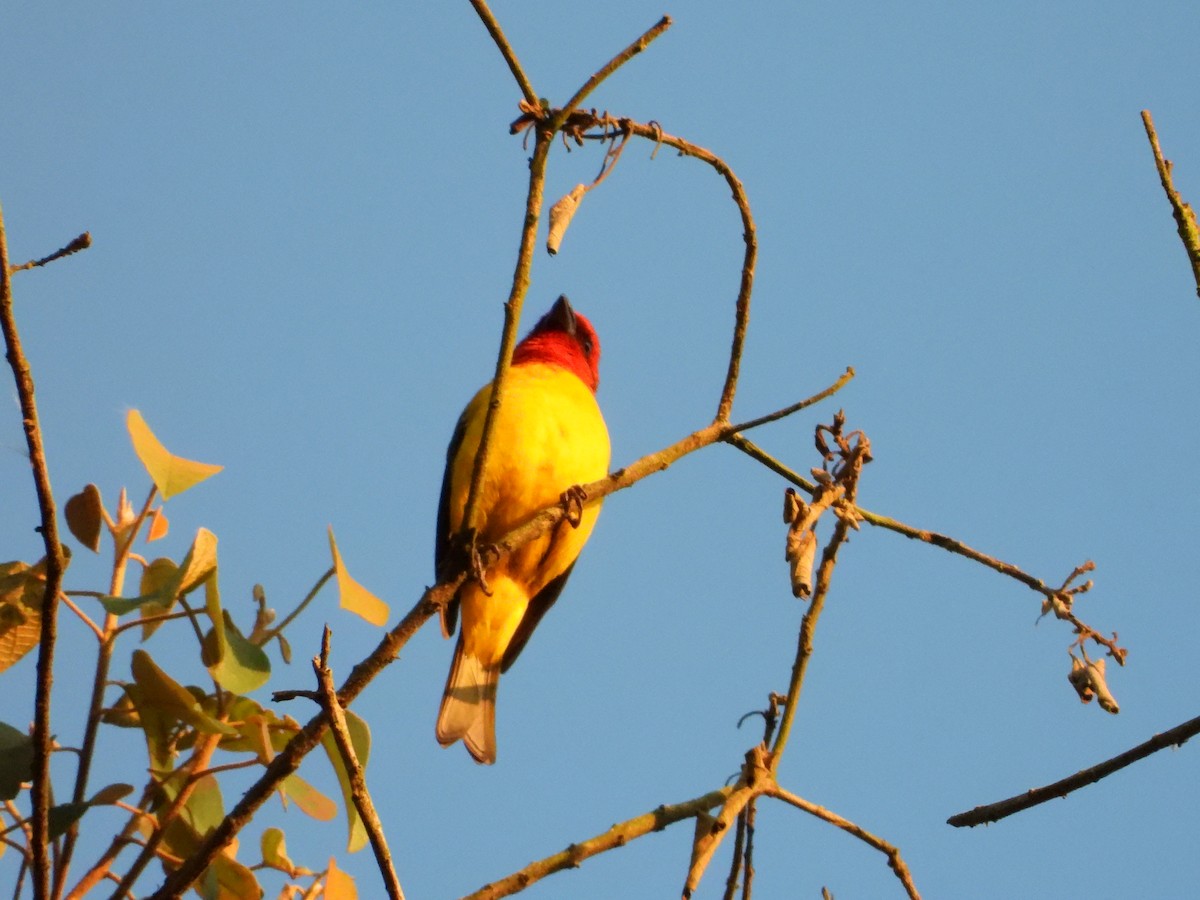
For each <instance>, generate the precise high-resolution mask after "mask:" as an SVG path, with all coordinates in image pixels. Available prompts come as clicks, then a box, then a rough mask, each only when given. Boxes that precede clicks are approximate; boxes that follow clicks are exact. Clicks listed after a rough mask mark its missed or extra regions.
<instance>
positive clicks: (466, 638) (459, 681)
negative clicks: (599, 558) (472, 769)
mask: <svg viewBox="0 0 1200 900" xmlns="http://www.w3.org/2000/svg"><path fill="white" fill-rule="evenodd" d="M599 367H600V340H599V338H598V337H597V336H596V331H595V329H594V328H593V327H592V324H591V322H589V321H588V320H587V319H586V318H585V317H584V316H582V315H581V314H579V313H577V312H575V310H574V309H573V308H572V307H571V303H570V301H569V300H568V299H567V298H566V296H561V297H559V298H558V300H556V301H555V303H554V305H553V306H552V307H551V308H550V311H549V312H548V313H546V314H545V315H544V316H542V318H541V319H540V320H539V321H538V322H537V324H536V325H534V327H533V328H532V329H531V330H530V332H529V333H528V334H527V335H526V336H525V338H524V339H523V340H521V342H520V343H519V344H517V346H516V347H515V349H514V350H513V355H512V365H511V366H510V368H509V369H508V374H507V377H506V379H505V382H504V396H503V400H502V404H501V406H500V408H499V410H498V412H497V414H496V421H495V424H494V426H493V428H494V430H493V432H492V435H491V438H490V445H489V446H490V449H489V453H488V458H487V467H486V471H485V472H484V473H483V479H482V482H481V484H480V488H479V499H478V501H477V507H478V508H477V510H476V514H475V522H474V526H475V534H474V536H473V537H474V540H475V541H476V542H477V543H476V546H479V545H486V544H488V543H490V542H494V541H496V540H499V539H500V538H501V537H503V536H504V535H505V534H506V533H508V532H509V531H511V530H512V529H513V528H515V527H517V526H519V525H521V524H523V523H524V522H526V521H528V520H529V519H530V518H531V517H533V515H534V514H536V513H537V512H538V511H539V510H542V509H544V508H546V507H548V506H552V505H554V504H555V503H557V502H563V503H564V504H567V505H566V507H565V508H566V509H567V510H568V511H569V512H570V511H571V510H572V508H574V509H575V511H576V512H577V513H578V515H577V516H574V515H571V516H568V517H567V518H564V519H563V520H562V521H560V522H559V523H558V524H557V525H556V526H555V527H554V528H552V529H551V530H550V531H548V532H547V533H545V534H543V535H541V536H540V537H538V538H536V539H535V540H533V541H531V542H529V543H528V544H525V545H524V546H522V547H520V548H518V549H517V550H514V551H513V552H512V553H511V554H509V555H508V556H507V557H505V558H504V559H501V560H499V561H497V562H496V563H495V564H494V565H492V566H490V567H489V568H488V569H487V570H486V571H485V572H484V573H483V576H484V577H483V578H482V579H470V580H468V581H467V582H465V583H464V584H463V586H462V587H461V588H460V589H459V591H458V593H457V594H456V596H455V597H454V598H453V599H452V600H451V601H450V602H449V603H448V604H446V606H444V607H443V608H442V611H441V622H442V635H443V637H446V638H449V637H450V636H452V635H453V634H454V630H455V625H456V621H457V619H458V617H459V613H460V612H461V616H462V627H461V629H459V632H458V642H457V644H456V646H455V649H454V658H453V661H452V662H451V665H450V673H449V675H448V676H447V678H446V688H445V691H444V693H443V695H442V703H441V708H440V709H439V711H438V718H437V728H436V734H437V739H438V743H440V744H441V745H442V746H444V747H448V746H450V745H452V744H454V743H455V742H456V741H458V740H462V742H463V743H464V745H465V746H466V748H467V751H468V752H469V753H470V754H471V756H472V757H473V758H474V759H475V761H476V762H479V763H484V764H491V763H494V762H495V760H496V689H497V687H498V685H499V682H500V675H501V674H502V673H503V672H507V671H508V669H509V667H511V666H512V664H513V662H514V661H515V660H516V658H517V657H518V656H519V655H520V653H521V651H522V650H523V649H524V647H525V644H526V642H527V641H528V640H529V637H530V635H531V634H532V633H533V631H534V629H535V628H536V627H537V625H538V623H539V622H540V621H541V620H542V617H543V616H544V615H545V614H546V611H547V610H548V609H549V608H550V607H551V606H552V605H554V601H555V600H557V599H558V597H559V595H560V594H561V593H562V590H563V586H564V585H565V584H566V583H567V579H568V578H569V577H570V575H571V571H572V569H573V568H574V567H575V561H576V559H577V557H578V556H579V553H580V551H581V550H582V549H583V545H584V544H585V543H586V542H587V540H588V537H589V536H590V535H591V532H592V528H593V527H594V526H595V524H596V518H597V516H598V515H599V514H600V500H599V499H597V500H594V501H589V500H587V499H586V498H585V497H582V496H581V494H580V490H579V486H580V485H584V484H587V483H589V482H593V481H597V480H599V479H601V478H603V477H604V476H605V475H606V474H607V473H608V464H609V460H610V456H611V449H610V443H609V437H608V428H607V426H606V425H605V423H604V417H603V415H602V414H601V412H600V407H599V405H598V404H597V402H596V389H597V388H598V387H599V383H600V371H599ZM491 398H492V385H491V384H487V385H485V386H484V387H483V388H481V389H480V390H479V392H478V393H477V394H475V397H474V399H472V400H471V402H470V403H468V404H467V407H466V409H464V410H463V413H462V415H461V416H460V417H459V420H458V424H457V426H456V427H455V429H454V435H453V437H452V438H451V440H450V446H449V449H448V450H447V451H446V471H445V475H444V477H443V480H442V492H441V499H440V502H439V504H438V516H437V539H436V543H435V552H434V558H435V565H436V567H437V570H438V573H439V575H440V574H442V573H443V572H444V571H445V567H446V566H447V565H450V564H452V562H453V560H454V559H455V549H456V546H457V547H459V548H460V552H459V554H458V559H460V560H461V558H462V554H461V540H460V537H461V532H462V527H463V521H462V518H463V512H464V508H465V506H466V503H467V494H468V492H469V490H470V483H471V474H472V470H473V468H474V464H475V456H476V453H477V452H478V450H479V442H480V437H481V435H482V433H483V424H484V419H485V418H486V416H487V410H488V405H489V403H490V401H491ZM572 503H573V504H574V507H572ZM568 519H569V520H570V521H568ZM572 526H574V527H572Z"/></svg>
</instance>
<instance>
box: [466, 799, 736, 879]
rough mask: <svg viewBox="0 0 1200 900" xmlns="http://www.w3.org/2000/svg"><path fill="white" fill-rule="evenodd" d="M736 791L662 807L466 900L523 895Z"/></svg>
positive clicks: (524, 870)
mask: <svg viewBox="0 0 1200 900" xmlns="http://www.w3.org/2000/svg"><path fill="white" fill-rule="evenodd" d="M733 791H734V788H733V787H732V786H729V787H723V788H720V789H719V790H715V791H709V792H708V793H707V794H704V795H703V796H701V797H696V798H695V799H694V800H688V801H686V802H684V803H677V804H674V805H670V806H660V807H658V808H657V809H654V810H652V811H650V812H648V813H644V814H642V815H640V816H636V817H635V818H632V819H629V820H628V821H625V822H620V823H618V824H616V825H614V826H612V828H609V829H608V830H607V831H605V832H602V833H601V834H598V835H596V836H595V837H591V838H588V839H587V840H585V841H580V842H579V843H577V844H571V845H570V846H568V847H567V848H566V849H564V850H561V851H560V852H558V853H555V854H554V855H552V856H547V857H546V858H545V859H540V860H538V861H536V862H532V863H530V864H529V865H527V866H526V867H525V868H523V869H521V870H520V871H518V872H513V873H512V874H511V875H508V876H506V877H505V878H501V879H500V880H499V881H493V882H492V883H491V884H489V885H486V886H484V887H482V888H480V889H479V890H477V891H475V892H474V893H473V894H467V895H466V896H465V897H463V898H462V900H498V898H500V897H508V896H511V895H512V894H515V893H518V892H519V891H523V890H524V889H525V888H527V887H528V886H529V885H531V884H533V883H534V882H535V881H540V880H541V879H543V878H545V877H546V876H547V875H553V874H554V873H555V872H561V871H563V870H564V869H572V868H575V867H577V866H578V865H579V864H580V863H582V862H583V861H584V860H585V859H588V858H590V857H593V856H596V855H597V854H599V853H603V852H605V851H606V850H612V849H613V848H614V847H624V846H625V845H626V844H628V843H629V842H630V841H632V840H635V839H637V838H640V837H643V836H645V835H647V834H651V833H653V832H655V831H662V830H663V829H664V828H666V827H667V826H668V825H672V824H674V823H675V822H681V821H683V820H684V819H693V818H695V817H696V816H698V815H700V814H702V813H705V812H707V811H708V810H710V809H712V808H713V807H715V806H719V805H720V804H722V803H724V802H725V801H726V800H727V799H728V798H729V796H730V795H731V794H732V793H733Z"/></svg>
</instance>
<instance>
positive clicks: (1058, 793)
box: [946, 716, 1200, 828]
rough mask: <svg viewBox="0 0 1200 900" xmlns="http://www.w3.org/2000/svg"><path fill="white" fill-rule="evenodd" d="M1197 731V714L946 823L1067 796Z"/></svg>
mask: <svg viewBox="0 0 1200 900" xmlns="http://www.w3.org/2000/svg"><path fill="white" fill-rule="evenodd" d="M1196 734H1200V716H1197V717H1196V718H1194V719H1189V720H1188V721H1187V722H1184V723H1183V724H1182V725H1176V726H1175V727H1174V728H1171V729H1169V730H1167V731H1164V732H1162V733H1161V734H1156V735H1154V737H1152V738H1150V740H1148V741H1146V742H1144V743H1141V744H1138V745H1137V746H1136V747H1133V748H1132V749H1130V750H1126V751H1125V752H1124V753H1120V754H1118V755H1116V756H1114V757H1113V758H1112V759H1107V760H1105V761H1104V762H1102V763H1097V764H1096V765H1094V766H1091V767H1090V768H1087V769H1082V770H1080V771H1078V772H1076V773H1075V774H1074V775H1069V776H1067V777H1066V778H1062V779H1060V780H1058V781H1056V782H1054V783H1053V784H1048V785H1045V786H1044V787H1039V788H1033V789H1031V790H1028V791H1026V792H1025V793H1023V794H1018V795H1017V796H1015V797H1009V798H1008V799H1007V800H1000V801H997V802H996V803H989V804H987V805H986V806H977V807H975V808H974V809H972V810H969V811H968V812H963V813H959V814H958V815H954V816H951V817H950V818H949V819H947V820H946V822H947V824H949V825H953V826H955V827H956V828H962V827H963V826H972V827H974V826H975V825H986V824H987V823H989V822H998V821H1000V820H1001V819H1003V818H1006V817H1007V816H1011V815H1013V814H1014V813H1019V812H1022V811H1023V810H1026V809H1029V808H1030V807H1031V806H1037V805H1038V804H1039V803H1045V802H1046V801H1047V800H1053V799H1054V798H1055V797H1066V796H1067V794H1069V793H1071V792H1072V791H1075V790H1078V789H1079V788H1081V787H1086V786H1087V785H1089V784H1095V783H1096V782H1097V781H1099V780H1100V779H1101V778H1106V777H1108V776H1109V775H1111V774H1112V773H1113V772H1119V771H1120V770H1121V769H1123V768H1125V767H1126V766H1129V765H1132V764H1133V763H1135V762H1137V761H1138V760H1140V759H1145V758H1146V757H1147V756H1149V755H1150V754H1151V753H1157V752H1158V751H1159V750H1162V749H1165V748H1166V747H1179V746H1182V745H1183V744H1184V743H1185V742H1186V741H1187V740H1188V739H1189V738H1191V737H1194V736H1195V735H1196Z"/></svg>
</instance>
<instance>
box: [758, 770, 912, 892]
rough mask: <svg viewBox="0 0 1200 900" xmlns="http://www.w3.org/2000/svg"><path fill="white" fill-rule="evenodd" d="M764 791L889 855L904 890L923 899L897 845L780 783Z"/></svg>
mask: <svg viewBox="0 0 1200 900" xmlns="http://www.w3.org/2000/svg"><path fill="white" fill-rule="evenodd" d="M764 793H765V794H766V795H767V796H769V797H774V798H775V799H777V800H783V801H784V802H785V803H790V804H792V806H794V807H796V808H797V809H802V810H804V811H805V812H806V813H809V814H810V815H813V816H816V817H817V818H818V819H822V820H824V821H826V822H828V823H829V824H831V825H836V826H837V827H838V828H840V829H842V831H844V832H846V833H847V834H852V835H854V836H855V837H856V838H858V839H859V840H860V841H863V842H864V843H866V844H868V845H869V846H871V847H874V848H875V849H876V850H878V851H880V852H881V853H884V854H886V855H887V858H888V866H889V867H890V868H891V870H892V871H893V872H895V873H896V877H897V878H899V879H900V883H901V884H902V885H904V890H905V891H906V892H907V893H908V896H909V897H910V898H911V900H921V895H920V894H919V893H917V887H916V885H915V884H913V880H912V873H911V872H910V871H909V870H908V866H907V865H905V862H904V859H903V858H902V857H901V856H900V851H899V850H898V849H896V847H895V846H893V845H892V844H889V843H888V842H887V841H885V840H884V839H883V838H881V837H876V836H875V835H873V834H871V832H869V831H867V830H866V829H864V828H861V827H859V826H858V825H855V824H854V823H853V822H851V821H850V820H849V819H844V818H842V817H841V816H839V815H838V814H837V813H834V812H830V811H829V810H827V809H825V808H824V807H822V806H817V805H816V804H815V803H810V802H808V801H807V800H805V799H804V798H803V797H799V796H797V795H796V794H793V793H792V792H791V791H785V790H784V789H783V788H781V787H779V786H778V785H774V786H773V787H771V788H769V789H768V790H766V791H764Z"/></svg>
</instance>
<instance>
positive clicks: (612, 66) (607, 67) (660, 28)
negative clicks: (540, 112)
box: [472, 0, 671, 127]
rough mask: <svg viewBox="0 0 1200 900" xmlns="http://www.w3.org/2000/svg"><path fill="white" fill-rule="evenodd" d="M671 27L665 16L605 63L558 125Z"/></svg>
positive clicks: (571, 102) (577, 94)
mask: <svg viewBox="0 0 1200 900" xmlns="http://www.w3.org/2000/svg"><path fill="white" fill-rule="evenodd" d="M472 2H474V0H472ZM670 27H671V17H670V16H663V17H662V18H661V19H659V20H658V21H657V22H655V23H654V25H652V26H651V27H650V28H648V29H647V30H646V32H645V33H644V34H643V35H642V36H641V37H640V38H638V39H637V40H636V41H634V42H633V43H632V44H630V45H629V46H628V47H626V48H625V49H624V50H622V51H621V52H620V53H618V54H617V55H616V56H614V57H613V58H612V59H610V60H609V61H608V62H607V63H605V64H604V65H603V66H602V67H601V68H600V69H599V71H597V72H596V74H595V75H593V76H592V77H591V78H589V79H588V80H587V81H586V82H584V84H583V87H581V88H580V89H579V90H577V91H576V92H575V96H574V97H572V98H571V99H570V100H568V101H567V105H566V106H564V107H563V108H562V109H561V110H559V111H558V116H559V117H560V118H559V121H558V123H557V125H558V127H561V126H562V124H563V122H565V121H566V120H567V116H569V115H570V114H571V111H572V110H574V109H577V108H578V107H579V104H581V103H582V102H583V101H584V100H586V99H587V98H588V96H589V95H590V94H591V93H592V91H594V90H595V89H596V88H598V87H599V86H600V83H601V82H603V81H604V79H606V78H607V77H608V76H609V75H611V74H612V73H613V72H615V71H617V69H619V68H621V66H623V65H625V63H627V62H629V60H631V59H633V58H634V57H635V56H637V55H638V54H639V53H641V52H642V51H643V50H645V49H646V48H647V47H649V46H650V44H651V42H653V41H654V39H655V38H657V37H659V36H660V35H662V33H663V32H665V31H666V30H667V29H668V28H670Z"/></svg>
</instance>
